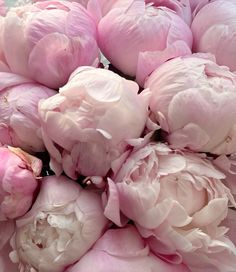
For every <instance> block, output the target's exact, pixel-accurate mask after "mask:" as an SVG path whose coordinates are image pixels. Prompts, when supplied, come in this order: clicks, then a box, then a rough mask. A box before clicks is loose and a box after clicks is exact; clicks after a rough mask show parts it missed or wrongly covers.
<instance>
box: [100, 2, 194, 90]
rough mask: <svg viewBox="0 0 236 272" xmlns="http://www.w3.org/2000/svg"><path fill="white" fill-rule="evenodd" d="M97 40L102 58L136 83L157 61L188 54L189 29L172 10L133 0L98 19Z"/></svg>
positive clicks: (157, 63) (189, 44) (140, 82)
mask: <svg viewBox="0 0 236 272" xmlns="http://www.w3.org/2000/svg"><path fill="white" fill-rule="evenodd" d="M98 40H99V46H100V48H101V51H102V52H103V54H104V55H105V57H106V58H107V59H108V60H109V61H110V62H111V63H112V64H113V65H114V66H115V67H116V68H117V69H119V70H120V71H122V72H123V73H124V74H126V75H129V76H132V77H136V80H137V82H138V83H139V84H140V85H143V83H144V80H145V78H146V77H147V76H148V75H149V74H150V73H151V72H152V71H153V70H154V69H155V68H157V67H158V66H159V65H160V64H162V63H163V62H165V61H166V60H168V59H170V58H174V57H177V56H183V55H188V54H191V47H192V33H191V31H190V28H189V27H188V25H187V24H186V23H185V22H184V21H183V20H182V19H181V18H180V17H179V16H178V15H176V14H175V13H174V12H173V11H172V10H170V9H168V8H166V7H155V6H153V5H152V4H147V5H145V2H144V1H135V0H134V1H133V3H132V5H129V7H128V8H117V9H115V8H114V9H112V10H111V11H110V12H109V13H108V14H107V15H106V16H104V17H103V18H102V20H101V21H100V22H99V24H98Z"/></svg>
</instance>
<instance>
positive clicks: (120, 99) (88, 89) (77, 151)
mask: <svg viewBox="0 0 236 272" xmlns="http://www.w3.org/2000/svg"><path fill="white" fill-rule="evenodd" d="M138 90H139V87H138V85H137V84H136V83H135V82H133V81H129V80H126V79H124V78H122V77H120V76H118V75H117V74H115V73H113V72H111V71H108V70H104V69H96V68H92V67H83V68H79V69H78V70H77V71H76V72H75V73H74V74H73V75H72V76H71V78H70V80H69V82H68V83H67V84H66V85H65V86H64V87H63V88H61V89H60V92H59V94H57V95H55V96H53V97H51V98H49V99H46V100H44V101H42V102H41V103H40V106H39V113H40V116H41V121H42V135H43V140H44V143H45V145H46V147H47V150H48V151H49V153H50V156H51V167H52V169H53V171H54V172H55V173H56V174H57V175H58V174H60V173H61V171H62V170H64V171H65V173H66V174H67V175H68V176H69V177H71V178H74V179H76V177H77V175H78V174H82V175H84V176H105V175H106V174H107V172H108V171H109V169H110V168H111V166H112V162H113V161H114V160H116V159H117V158H118V157H120V156H121V155H122V154H123V152H124V151H126V147H127V146H128V144H127V142H126V140H128V139H131V138H139V137H140V135H141V133H142V131H143V129H144V126H145V122H146V119H147V115H148V103H149V97H150V93H149V91H148V90H145V91H143V92H142V93H141V94H138Z"/></svg>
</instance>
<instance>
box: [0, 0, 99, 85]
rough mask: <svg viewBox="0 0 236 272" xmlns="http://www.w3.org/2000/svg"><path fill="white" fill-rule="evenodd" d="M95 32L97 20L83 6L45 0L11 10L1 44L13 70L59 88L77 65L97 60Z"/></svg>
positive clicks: (90, 63)
mask: <svg viewBox="0 0 236 272" xmlns="http://www.w3.org/2000/svg"><path fill="white" fill-rule="evenodd" d="M96 35H97V34H96V25H95V22H94V21H93V19H92V17H91V16H90V15H89V14H88V12H87V11H86V10H85V8H84V7H83V6H82V5H80V4H78V3H74V2H73V3H70V2H66V1H44V2H37V3H35V4H32V5H26V6H22V7H18V8H14V9H11V10H10V11H9V12H8V13H7V16H6V18H5V19H4V31H3V33H2V36H1V39H2V42H1V44H2V47H3V48H2V50H3V53H4V55H5V58H6V62H7V64H8V65H9V67H10V70H11V71H12V72H14V73H17V74H20V75H23V76H25V77H28V78H31V79H34V80H35V81H37V82H39V83H41V84H44V85H45V86H48V87H50V88H58V87H60V86H62V85H64V84H65V83H66V82H67V80H68V78H69V76H70V74H71V73H72V72H73V71H74V70H75V69H76V68H77V67H79V66H82V65H92V64H93V63H95V62H96V61H95V60H96V59H97V58H98V56H99V50H98V47H97V43H96Z"/></svg>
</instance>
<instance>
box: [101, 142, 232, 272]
mask: <svg viewBox="0 0 236 272" xmlns="http://www.w3.org/2000/svg"><path fill="white" fill-rule="evenodd" d="M223 178H224V175H223V174H222V173H221V172H219V171H218V170H217V169H216V168H214V166H213V165H212V164H211V162H210V161H207V160H206V159H204V157H203V155H197V154H192V153H182V152H180V151H177V150H176V151H172V150H171V149H170V148H169V147H167V146H166V145H164V144H154V143H153V144H152V143H150V144H148V145H147V146H145V147H143V148H141V149H138V150H134V151H133V152H132V153H131V154H130V156H129V157H128V159H127V160H126V162H125V163H124V164H123V166H122V168H121V169H120V171H119V172H118V174H117V176H116V177H115V179H114V182H113V181H112V180H109V191H108V202H107V205H106V206H105V211H104V214H105V215H106V216H107V217H108V218H109V219H111V220H112V221H114V222H115V223H118V224H119V225H120V219H119V214H118V212H119V209H120V210H121V212H122V213H123V214H124V215H125V216H127V217H128V218H130V219H132V220H133V221H134V222H135V223H136V225H137V227H138V229H139V231H140V233H141V234H142V235H143V237H145V238H147V241H148V242H149V243H150V246H151V247H152V249H153V250H154V251H155V252H156V254H158V255H160V256H161V257H162V258H166V259H167V260H169V261H172V262H174V263H179V262H182V261H184V263H186V264H187V265H189V266H190V268H191V269H192V270H191V271H194V272H195V271H198V270H197V269H198V266H201V265H202V263H204V264H205V265H206V264H207V263H208V264H209V267H213V268H214V269H215V270H214V271H221V272H223V271H224V272H226V271H227V272H228V271H233V270H230V269H229V270H227V269H226V268H227V265H228V266H229V267H230V268H232V267H234V268H235V263H236V249H235V247H234V246H233V245H232V243H231V242H230V241H229V240H227V238H226V237H225V236H224V234H225V232H226V229H225V228H223V227H219V224H220V223H221V221H222V220H223V219H224V218H225V217H226V216H227V213H228V205H229V204H231V203H232V204H233V205H236V203H235V201H234V198H233V196H232V194H231V192H230V190H229V189H228V188H227V187H226V186H225V185H224V184H223V183H222V182H221V179H223ZM216 253H217V254H216ZM220 254H222V256H224V258H225V259H226V261H225V262H223V263H222V264H221V265H220V260H222V258H223V257H222V258H221V257H219V256H218V255H220ZM193 256H194V257H193ZM207 259H208V261H207V262H205V261H206V260H207ZM196 260H197V261H196ZM195 261H196V263H194V262H195ZM217 265H219V267H220V269H222V270H216V267H217ZM202 267H203V266H202ZM206 268H207V266H206ZM223 268H224V269H225V270H223ZM205 271H207V272H208V271H213V270H204V272H205Z"/></svg>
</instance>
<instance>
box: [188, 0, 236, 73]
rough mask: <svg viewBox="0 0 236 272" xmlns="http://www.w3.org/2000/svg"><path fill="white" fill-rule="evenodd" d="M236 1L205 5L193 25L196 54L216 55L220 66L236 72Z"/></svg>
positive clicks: (219, 0) (215, 2)
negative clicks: (225, 66) (207, 53)
mask: <svg viewBox="0 0 236 272" xmlns="http://www.w3.org/2000/svg"><path fill="white" fill-rule="evenodd" d="M235 18H236V1H235V0H218V1H214V2H213V3H209V4H207V5H205V6H204V7H203V8H202V9H201V10H200V11H199V12H198V13H197V15H196V16H195V18H194V20H193V23H192V32H193V37H194V45H193V49H194V51H195V52H209V53H212V54H214V55H215V57H216V61H217V63H218V64H219V65H227V66H228V67H229V68H230V70H231V71H236V35H235V32H236V21H235Z"/></svg>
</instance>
